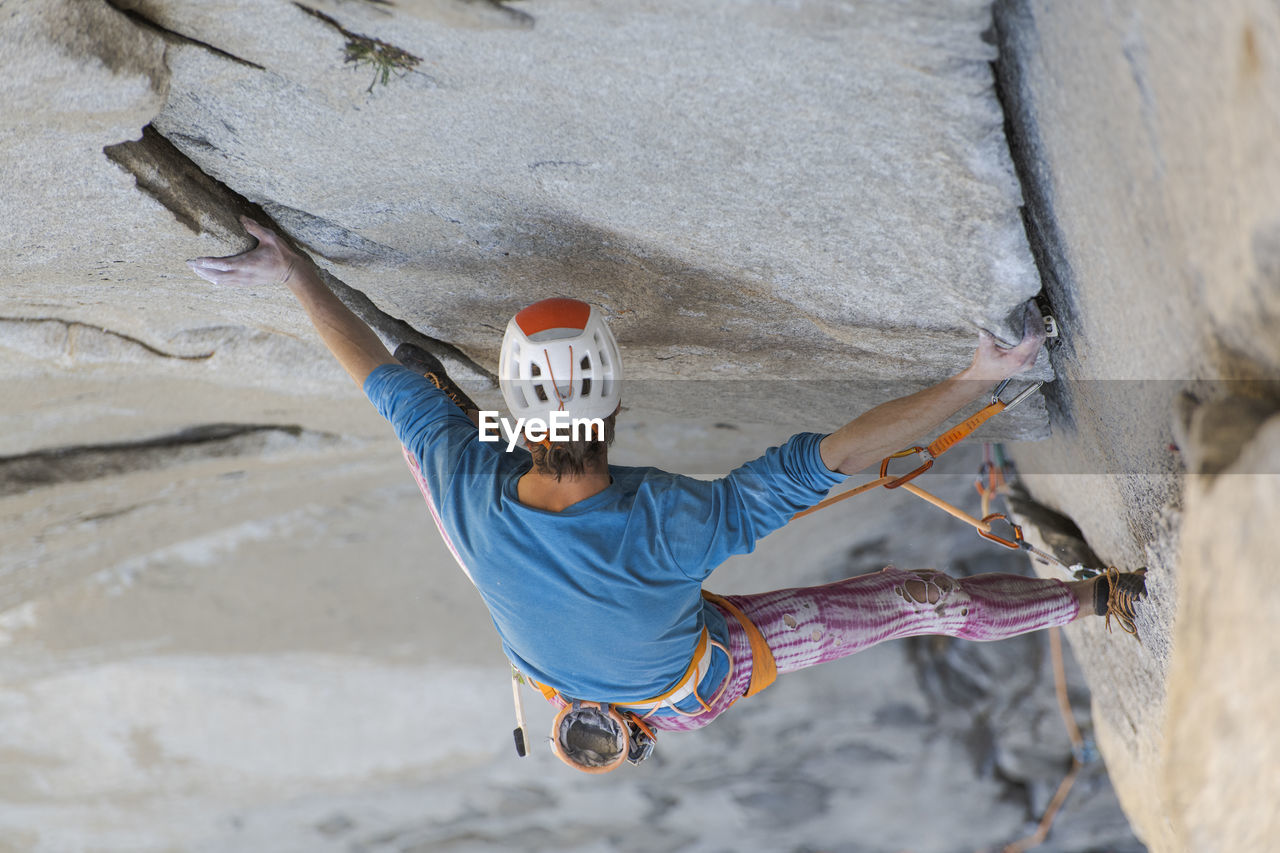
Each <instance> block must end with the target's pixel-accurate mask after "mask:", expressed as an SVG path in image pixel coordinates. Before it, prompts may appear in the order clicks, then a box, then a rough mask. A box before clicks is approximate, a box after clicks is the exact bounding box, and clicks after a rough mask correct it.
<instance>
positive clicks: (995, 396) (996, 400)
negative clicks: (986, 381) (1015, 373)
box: [991, 379, 1044, 412]
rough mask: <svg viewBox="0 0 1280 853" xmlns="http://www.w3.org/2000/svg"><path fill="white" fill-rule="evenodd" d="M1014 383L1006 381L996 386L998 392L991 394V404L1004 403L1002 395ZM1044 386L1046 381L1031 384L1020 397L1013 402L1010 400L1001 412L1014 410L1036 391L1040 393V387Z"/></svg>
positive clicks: (1010, 380)
mask: <svg viewBox="0 0 1280 853" xmlns="http://www.w3.org/2000/svg"><path fill="white" fill-rule="evenodd" d="M1012 381H1013V380H1012V379H1006V380H1005V381H1003V382H1001V383H1000V384H999V385H997V386H996V390H995V391H993V392H991V404H992V405H995V404H996V403H1001V402H1004V401H1002V400H1001V399H1000V395H1001V394H1003V393H1004V389H1005V388H1007V387H1008V386H1009V383H1010V382H1012ZM1043 384H1044V380H1042V379H1038V380H1036V381H1035V382H1032V383H1031V384H1030V385H1028V386H1027V387H1026V388H1024V389H1022V391H1021V392H1020V393H1019V394H1018V396H1016V397H1014V398H1013V399H1012V400H1010V401H1009V402H1007V403H1005V404H1004V408H1003V409H1001V410H1000V411H1002V412H1007V411H1009V410H1010V409H1012V408H1013V407H1014V406H1016V405H1018V404H1019V403H1021V402H1022V401H1023V400H1025V399H1027V398H1028V397H1030V396H1031V395H1032V394H1034V393H1035V392H1036V391H1039V390H1040V386H1041V385H1043Z"/></svg>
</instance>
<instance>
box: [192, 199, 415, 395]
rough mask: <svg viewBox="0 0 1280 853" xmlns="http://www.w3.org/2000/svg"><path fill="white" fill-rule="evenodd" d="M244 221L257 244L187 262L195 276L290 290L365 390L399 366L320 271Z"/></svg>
mask: <svg viewBox="0 0 1280 853" xmlns="http://www.w3.org/2000/svg"><path fill="white" fill-rule="evenodd" d="M240 221H241V223H242V224H243V225H244V229H245V231H247V232H249V235H250V236H252V237H255V238H257V240H258V245H257V246H255V247H254V248H252V249H249V250H248V251H245V252H241V253H240V254H238V255H231V256H229V257H225V258H196V259H194V260H191V261H188V262H187V263H188V265H190V267H191V269H192V271H193V272H195V274H196V275H198V276H200V277H201V278H203V279H205V280H206V281H211V282H213V283H214V284H220V285H221V284H230V285H236V286H244V287H252V286H257V287H272V286H280V285H284V286H285V287H287V288H289V290H290V292H292V293H293V295H294V296H295V297H297V299H298V302H300V303H301V304H302V307H303V308H304V309H305V310H306V312H307V316H308V317H310V318H311V323H312V325H314V326H315V327H316V331H317V332H319V334H320V340H321V341H323V342H324V345H325V346H326V347H328V348H329V352H331V353H333V355H334V357H335V358H337V359H338V362H339V363H340V364H341V365H342V367H343V368H344V369H345V370H346V371H347V373H348V374H350V376H351V378H352V379H354V380H355V381H356V384H357V385H360V386H361V387H363V386H364V381H365V379H367V378H368V376H369V374H370V373H372V372H373V369H374V368H375V367H377V366H378V365H381V364H396V363H397V362H396V360H395V359H394V358H392V356H391V353H389V352H387V348H386V347H385V346H383V344H382V341H381V340H380V339H379V338H378V336H377V335H376V334H375V333H374V331H373V330H372V329H370V328H369V326H368V325H367V324H366V323H365V322H364V321H363V320H361V319H360V318H359V317H357V316H356V315H355V314H353V313H352V312H351V309H349V308H347V306H345V305H343V304H342V302H341V301H339V299H338V297H337V296H335V295H334V294H333V291H331V290H330V289H329V288H328V287H327V286H326V285H325V283H324V282H323V281H321V280H320V273H319V270H317V269H316V267H315V265H314V264H313V263H312V262H311V260H310V259H309V258H307V257H305V256H304V255H301V254H299V253H298V252H296V251H294V250H293V249H292V248H291V247H290V246H288V245H287V244H286V243H285V241H284V240H282V239H280V237H279V236H278V235H277V234H276V233H275V232H274V231H272V230H271V229H269V228H264V227H263V226H261V225H259V224H258V223H256V222H254V221H253V220H252V219H249V218H248V217H243V216H242V217H240Z"/></svg>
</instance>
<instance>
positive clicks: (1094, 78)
mask: <svg viewBox="0 0 1280 853" xmlns="http://www.w3.org/2000/svg"><path fill="white" fill-rule="evenodd" d="M996 9H997V12H996V18H997V22H998V24H999V30H1000V32H1001V51H1002V57H1001V70H1000V74H999V77H1000V79H1001V82H1002V86H1003V88H1004V103H1005V105H1006V109H1007V110H1008V112H1009V117H1010V126H1011V128H1012V129H1013V132H1012V134H1011V146H1012V148H1013V150H1014V152H1015V159H1016V160H1017V162H1018V163H1019V168H1020V172H1021V174H1022V176H1023V186H1024V192H1025V193H1026V195H1027V200H1028V211H1029V217H1028V218H1029V221H1030V223H1031V227H1030V229H1029V230H1030V233H1031V236H1032V243H1033V248H1034V250H1035V251H1036V254H1037V259H1038V260H1039V261H1040V263H1041V265H1042V271H1043V272H1044V277H1045V282H1046V296H1047V299H1048V301H1049V303H1050V304H1051V305H1052V308H1053V312H1054V314H1055V315H1056V317H1057V318H1058V320H1059V322H1060V323H1061V324H1062V326H1063V329H1064V332H1065V335H1064V340H1063V343H1062V345H1061V346H1059V347H1058V348H1057V349H1055V350H1054V351H1053V353H1052V359H1051V360H1052V361H1053V366H1054V370H1055V372H1056V373H1057V375H1058V376H1059V381H1058V382H1057V383H1055V385H1054V387H1053V390H1052V391H1051V392H1050V399H1049V407H1050V412H1051V420H1052V422H1053V425H1054V436H1053V438H1052V439H1050V440H1049V441H1046V442H1041V443H1038V444H1034V445H1031V444H1027V445H1020V446H1018V447H1017V448H1016V450H1015V452H1014V455H1015V457H1016V459H1017V461H1018V464H1019V467H1020V470H1021V471H1022V473H1023V475H1024V482H1025V483H1026V484H1027V485H1028V487H1029V488H1030V491H1031V493H1032V495H1033V496H1034V497H1035V499H1036V500H1038V501H1039V502H1041V503H1042V504H1045V505H1047V506H1048V507H1051V508H1052V509H1053V510H1056V511H1058V512H1059V513H1062V514H1063V515H1065V516H1069V517H1070V518H1071V519H1072V520H1073V521H1074V523H1075V524H1076V525H1078V528H1079V530H1080V531H1081V535H1082V537H1083V539H1084V540H1085V541H1086V542H1087V543H1088V545H1089V546H1091V547H1092V549H1093V550H1094V551H1095V552H1096V553H1097V555H1098V556H1099V558H1100V559H1101V560H1102V561H1103V563H1105V564H1111V565H1116V566H1118V567H1121V568H1124V569H1132V568H1136V567H1138V566H1142V565H1145V566H1147V567H1148V568H1149V573H1148V588H1149V589H1150V591H1151V593H1152V599H1151V601H1150V602H1148V603H1147V605H1146V607H1145V608H1144V613H1143V614H1142V616H1141V617H1140V619H1139V622H1138V629H1139V634H1140V635H1141V637H1142V642H1141V645H1138V644H1136V643H1132V642H1131V641H1130V640H1129V639H1128V638H1127V637H1123V636H1107V635H1106V633H1105V632H1104V631H1102V630H1101V629H1100V628H1099V627H1098V626H1095V625H1082V626H1079V627H1073V628H1072V629H1071V634H1072V640H1073V643H1074V644H1075V648H1076V650H1077V653H1078V654H1079V655H1080V658H1081V661H1082V666H1083V668H1084V670H1085V672H1086V675H1087V677H1088V679H1089V683H1090V685H1091V687H1092V689H1093V691H1094V716H1095V721H1096V722H1097V725H1098V740H1099V744H1100V745H1101V746H1102V748H1103V754H1104V756H1105V757H1106V759H1107V765H1108V769H1109V771H1110V773H1111V776H1112V779H1113V780H1114V781H1115V783H1116V789H1117V792H1118V794H1119V795H1120V799H1121V802H1122V803H1123V804H1124V807H1125V811H1126V813H1127V814H1128V815H1129V816H1130V818H1131V819H1132V820H1133V823H1134V827H1135V830H1136V831H1137V832H1138V834H1139V835H1140V836H1141V837H1142V838H1143V839H1144V841H1146V842H1147V843H1148V844H1149V845H1150V846H1151V847H1152V849H1156V850H1168V851H1182V850H1196V851H1201V850H1206V851H1210V850H1262V849H1267V847H1268V844H1267V843H1263V844H1259V843H1258V840H1259V839H1261V838H1270V837H1271V835H1270V834H1269V833H1270V832H1271V829H1273V828H1274V821H1273V819H1272V815H1271V813H1270V811H1269V810H1266V809H1263V810H1262V811H1256V810H1254V809H1253V804H1254V802H1255V799H1254V798H1255V796H1257V797H1262V798H1266V796H1267V795H1266V794H1264V793H1263V791H1264V790H1270V791H1274V789H1275V785H1276V778H1275V774H1274V773H1273V772H1271V771H1270V770H1262V769H1261V766H1260V765H1258V762H1259V761H1260V760H1261V759H1262V758H1263V756H1268V755H1271V754H1273V752H1274V745H1275V742H1276V739H1275V735H1274V733H1271V732H1263V731H1260V730H1259V729H1257V728H1255V727H1253V726H1252V725H1250V724H1248V723H1245V722H1244V721H1243V719H1244V718H1246V717H1250V715H1251V713H1257V714H1264V715H1265V713H1266V712H1264V711H1262V710H1261V709H1262V708H1263V707H1264V705H1265V704H1266V703H1267V701H1268V697H1269V696H1270V695H1271V694H1270V691H1269V688H1268V685H1267V682H1268V681H1269V679H1268V678H1267V677H1264V676H1263V675H1262V671H1263V670H1264V669H1265V667H1266V666H1267V664H1265V663H1264V661H1274V660H1275V658H1276V655H1277V652H1278V651H1280V650H1278V649H1277V647H1276V642H1275V637H1274V632H1273V631H1270V630H1265V631H1259V630H1256V629H1257V628H1258V626H1259V624H1260V623H1259V622H1258V621H1257V620H1260V619H1265V618H1268V617H1266V616H1264V615H1263V614H1264V613H1269V612H1271V611H1270V610H1269V609H1268V605H1267V602H1268V601H1269V600H1270V598H1269V595H1270V592H1269V590H1270V588H1271V587H1273V586H1274V584H1275V580H1276V573H1275V566H1276V561H1275V557H1274V554H1273V553H1272V551H1273V549H1272V548H1271V546H1270V545H1269V544H1268V543H1267V542H1266V541H1265V538H1266V534H1265V533H1264V532H1263V530H1264V529H1265V522H1262V521H1261V519H1263V518H1264V517H1267V516H1266V514H1267V512H1268V509H1267V508H1269V507H1274V504H1275V494H1276V492H1275V489H1276V479H1277V478H1276V474H1277V473H1280V467H1277V466H1276V464H1275V460H1274V455H1273V454H1272V452H1271V451H1270V450H1269V449H1268V448H1269V447H1270V446H1271V444H1270V442H1271V440H1272V437H1273V436H1272V433H1273V432H1274V430H1273V429H1270V430H1269V429H1268V428H1266V427H1260V426H1259V425H1260V424H1261V423H1262V422H1263V421H1264V420H1265V418H1266V415H1267V414H1269V413H1272V412H1275V411H1276V410H1277V408H1280V385H1278V384H1277V379H1278V378H1280V350H1277V348H1276V347H1277V341H1280V272H1278V270H1280V267H1278V266H1277V262H1276V260H1277V255H1276V245H1277V243H1276V233H1277V231H1276V228H1277V223H1280V158H1277V156H1276V154H1275V140H1276V139H1277V138H1280V12H1278V11H1277V9H1276V7H1275V5H1274V4H1268V3H1260V2H1250V0H1234V1H1233V2H1225V3H1215V4H1213V5H1212V7H1210V6H1206V5H1203V4H1198V3H1195V2H1177V3H1153V2H1145V1H1144V0H1136V2H1128V3H1120V4H1106V5H1102V4H1095V5H1090V6H1087V7H1084V6H1079V7H1076V6H1073V7H1071V8H1070V9H1069V10H1068V9H1067V8H1066V7H1065V6H1063V5H1062V4H1054V3H1048V2H1036V0H1027V1H1026V2H1023V0H1010V2H1002V3H999V4H997V7H996ZM1246 457H1247V458H1248V459H1250V460H1251V464H1248V463H1246V462H1245V459H1246ZM1237 460H1239V461H1237ZM1215 474H1216V475H1217V477H1216V479H1212V480H1211V478H1212V477H1213V476H1214V475H1215ZM1188 475H1193V476H1188ZM1245 496H1248V497H1245ZM1272 515H1274V512H1272ZM1248 519H1256V520H1257V524H1253V525H1251V524H1250V523H1249V522H1248ZM1211 531H1212V532H1211ZM1245 590H1250V591H1251V592H1245ZM1246 602H1249V603H1248V604H1247V605H1246ZM1228 649H1231V650H1233V651H1231V652H1228ZM1233 655H1234V656H1235V659H1234V660H1232V661H1231V662H1230V663H1229V664H1228V663H1227V659H1228V658H1229V657H1232V656H1233ZM1250 709H1254V710H1253V711H1251V710H1250ZM1237 722H1238V723H1239V724H1240V725H1241V726H1242V728H1241V729H1239V730H1235V731H1233V730H1232V728H1231V726H1232V725H1234V724H1236V723H1237ZM1197 762H1201V763H1200V764H1199V765H1198V766H1193V765H1195V764H1196V763H1197ZM1228 767H1235V768H1236V771H1235V772H1238V773H1239V774H1240V775H1239V776H1238V777H1236V778H1235V782H1238V781H1239V780H1241V779H1244V778H1248V779H1250V780H1251V785H1253V784H1256V786H1257V789H1256V792H1251V793H1250V794H1248V795H1245V794H1243V793H1242V792H1240V790H1239V788H1238V786H1237V785H1236V784H1235V782H1229V781H1228V779H1229V777H1230V774H1231V772H1232V771H1229V770H1227V768H1228ZM1253 767H1258V768H1259V772H1258V773H1256V774H1254V773H1252V772H1250V771H1247V770H1245V769H1244V768H1253ZM1237 795H1239V796H1237ZM1258 802H1261V800H1258ZM1264 811H1265V812H1266V813H1265V814H1264V813H1263V812H1264Z"/></svg>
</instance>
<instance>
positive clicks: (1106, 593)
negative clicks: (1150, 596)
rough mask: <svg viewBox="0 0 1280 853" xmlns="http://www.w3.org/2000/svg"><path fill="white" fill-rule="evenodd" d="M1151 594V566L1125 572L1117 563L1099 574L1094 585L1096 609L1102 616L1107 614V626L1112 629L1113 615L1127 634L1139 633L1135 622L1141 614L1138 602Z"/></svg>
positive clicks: (1135, 634)
mask: <svg viewBox="0 0 1280 853" xmlns="http://www.w3.org/2000/svg"><path fill="white" fill-rule="evenodd" d="M1146 597H1147V570H1146V569H1138V570H1137V571H1136V572H1121V571H1120V570H1119V569H1117V568H1116V567H1115V566H1109V567H1108V568H1107V569H1106V571H1105V572H1103V573H1102V574H1101V575H1099V576H1098V582H1097V584H1095V585H1094V587H1093V611H1094V612H1095V613H1097V614H1098V615H1099V616H1105V617H1107V630H1108V631H1110V630H1111V618H1112V617H1115V620H1116V623H1117V624H1119V625H1120V628H1121V630H1123V631H1124V632H1125V633H1127V634H1133V635H1134V636H1135V637H1136V636H1138V628H1137V626H1136V625H1135V624H1134V619H1136V618H1137V616H1138V613H1137V610H1136V605H1137V602H1138V601H1139V600H1140V599H1143V598H1146Z"/></svg>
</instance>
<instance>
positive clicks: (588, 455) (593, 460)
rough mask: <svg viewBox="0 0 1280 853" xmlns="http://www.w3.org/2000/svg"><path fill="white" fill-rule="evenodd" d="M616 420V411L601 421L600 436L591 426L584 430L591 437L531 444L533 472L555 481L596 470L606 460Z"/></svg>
mask: <svg viewBox="0 0 1280 853" xmlns="http://www.w3.org/2000/svg"><path fill="white" fill-rule="evenodd" d="M617 419H618V413H617V412H614V413H613V414H612V415H609V417H607V418H605V419H604V435H603V436H600V435H599V433H598V431H597V430H596V429H595V428H594V427H587V432H588V433H589V434H590V435H591V438H580V439H578V440H577V441H548V442H545V443H542V444H534V443H532V442H530V443H529V453H530V454H531V455H532V456H533V467H534V469H535V470H536V471H537V472H538V473H539V474H549V475H550V476H552V477H555V478H556V480H557V481H559V480H560V478H561V477H564V476H565V475H568V476H570V477H577V476H581V475H583V474H585V473H587V469H588V468H592V467H595V465H597V464H598V463H599V462H601V461H602V460H603V459H605V456H606V454H607V452H608V450H609V445H611V444H613V438H614V426H615V423H616V422H617Z"/></svg>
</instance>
